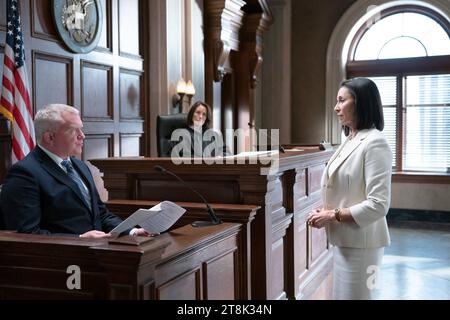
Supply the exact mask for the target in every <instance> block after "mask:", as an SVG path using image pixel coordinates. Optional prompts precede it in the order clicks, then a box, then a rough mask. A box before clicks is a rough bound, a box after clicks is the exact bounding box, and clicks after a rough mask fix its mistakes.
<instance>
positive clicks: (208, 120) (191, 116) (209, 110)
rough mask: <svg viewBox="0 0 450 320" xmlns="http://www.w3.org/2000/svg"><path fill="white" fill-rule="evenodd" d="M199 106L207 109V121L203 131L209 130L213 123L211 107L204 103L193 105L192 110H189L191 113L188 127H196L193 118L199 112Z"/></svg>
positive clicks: (188, 117)
mask: <svg viewBox="0 0 450 320" xmlns="http://www.w3.org/2000/svg"><path fill="white" fill-rule="evenodd" d="M199 106H204V107H205V108H206V120H205V123H204V124H203V130H207V129H209V125H210V123H211V107H210V106H209V105H208V104H206V103H205V102H203V101H197V102H196V103H194V104H193V105H192V107H191V109H189V113H188V115H187V121H188V126H193V125H194V121H192V118H193V117H194V113H195V110H197V108H198V107H199Z"/></svg>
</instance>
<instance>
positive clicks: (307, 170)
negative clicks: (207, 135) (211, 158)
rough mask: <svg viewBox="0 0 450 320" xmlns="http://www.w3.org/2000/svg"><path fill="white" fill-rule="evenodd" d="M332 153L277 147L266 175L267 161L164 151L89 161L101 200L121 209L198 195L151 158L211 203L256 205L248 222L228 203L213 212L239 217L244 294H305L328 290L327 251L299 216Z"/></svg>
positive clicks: (315, 201) (317, 198)
mask: <svg viewBox="0 0 450 320" xmlns="http://www.w3.org/2000/svg"><path fill="white" fill-rule="evenodd" d="M332 153H333V151H331V150H326V151H320V150H319V148H318V147H312V146H308V147H302V151H298V152H286V153H285V154H280V158H279V169H278V171H277V172H275V173H273V174H270V175H261V169H262V168H264V167H267V165H264V164H261V163H253V164H250V163H249V161H247V162H246V163H244V164H239V163H235V164H212V165H208V164H205V163H202V164H181V165H175V164H173V163H172V161H171V159H169V158H143V157H137V158H107V159H99V160H92V161H91V163H92V164H93V165H94V166H96V167H97V168H99V169H100V171H101V172H103V174H104V176H103V180H104V184H105V188H106V189H107V190H108V192H109V199H110V201H109V203H108V206H109V207H110V209H111V210H112V211H114V212H121V213H122V214H124V215H128V214H130V213H132V212H134V210H135V209H136V208H137V207H139V206H143V205H145V207H148V206H150V204H151V203H146V202H145V201H148V200H152V201H162V200H172V201H176V202H180V201H192V202H199V199H198V197H197V196H196V195H195V194H194V193H192V192H191V191H190V190H188V189H187V188H186V187H185V186H183V185H182V184H180V183H179V182H178V181H176V180H175V179H174V178H173V177H172V176H170V175H167V174H166V175H163V174H161V173H159V172H156V171H155V170H154V166H155V165H160V166H163V167H164V168H166V169H168V170H171V171H172V172H174V173H176V174H177V175H179V176H180V177H182V178H183V179H184V180H185V181H186V182H187V183H188V184H189V185H190V186H191V187H192V188H194V189H196V190H197V191H198V192H200V193H201V194H202V195H203V196H204V197H205V198H206V199H207V200H208V201H209V202H211V203H221V204H223V205H227V204H235V205H236V204H238V205H253V206H257V207H260V209H259V210H258V212H257V214H256V216H255V219H254V221H253V222H251V224H250V222H245V219H246V218H245V219H243V217H242V216H240V215H236V214H235V212H233V211H232V210H231V211H230V210H222V211H221V210H218V211H217V212H216V213H217V214H218V216H219V218H220V219H222V220H223V221H226V222H233V223H236V222H237V223H244V227H243V230H245V237H247V238H248V243H249V246H248V252H249V257H250V259H249V261H248V262H247V263H244V264H243V265H245V266H247V267H248V268H249V269H248V270H241V271H240V273H241V275H243V276H244V277H246V275H248V278H246V279H245V280H244V281H245V282H246V283H249V286H248V288H249V291H248V292H247V293H246V297H247V298H249V299H307V298H329V297H330V294H331V290H330V288H331V269H332V264H331V257H332V256H331V252H330V251H329V250H328V241H327V237H326V233H325V230H324V229H320V230H317V229H311V228H309V227H308V226H307V224H306V219H307V217H308V214H309V212H310V211H311V210H313V209H315V208H318V207H321V205H322V202H321V186H320V180H321V176H322V173H323V170H324V169H325V165H326V163H327V161H328V160H329V158H330V157H331V155H332ZM136 201H138V202H136ZM139 201H141V202H139ZM142 201H144V202H142ZM194 212H196V215H197V218H202V219H203V220H208V219H209V217H208V216H207V213H206V211H205V210H204V206H203V205H200V207H199V208H197V209H196V210H194ZM248 221H251V219H249V220H248ZM184 222H186V221H180V223H184Z"/></svg>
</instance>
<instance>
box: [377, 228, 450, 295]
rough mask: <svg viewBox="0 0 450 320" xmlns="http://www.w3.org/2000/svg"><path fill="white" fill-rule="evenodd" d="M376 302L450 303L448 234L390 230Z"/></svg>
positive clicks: (449, 235)
mask: <svg viewBox="0 0 450 320" xmlns="http://www.w3.org/2000/svg"><path fill="white" fill-rule="evenodd" d="M390 233H391V242H392V243H391V246H390V247H388V248H386V251H385V253H384V258H383V264H382V267H381V281H380V283H381V289H380V290H379V291H378V292H377V294H376V298H377V299H383V300H385V299H399V300H409V299H435V300H441V299H442V300H450V232H449V231H433V230H419V229H403V228H402V229H400V228H392V227H391V228H390Z"/></svg>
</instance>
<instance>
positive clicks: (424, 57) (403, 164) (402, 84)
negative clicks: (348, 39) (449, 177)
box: [346, 6, 450, 173]
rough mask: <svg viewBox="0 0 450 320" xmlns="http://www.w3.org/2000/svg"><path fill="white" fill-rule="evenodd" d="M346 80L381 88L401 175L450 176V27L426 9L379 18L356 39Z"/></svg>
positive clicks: (403, 9)
mask: <svg viewBox="0 0 450 320" xmlns="http://www.w3.org/2000/svg"><path fill="white" fill-rule="evenodd" d="M346 72H347V78H353V77H368V78H371V79H372V80H374V81H375V83H376V84H377V86H378V88H379V90H380V93H381V97H382V103H383V109H384V116H385V129H384V134H385V135H386V137H387V139H388V142H389V144H390V146H391V148H392V153H393V155H394V159H393V164H392V165H393V168H394V170H395V171H397V172H401V171H421V172H446V173H449V172H450V23H449V21H448V20H447V19H446V18H444V17H442V16H441V15H440V14H438V13H437V12H434V11H432V10H430V9H427V8H424V7H416V6H398V7H393V8H389V9H386V10H385V11H382V12H381V15H380V16H379V19H377V20H376V22H375V23H372V24H370V25H369V24H365V25H363V26H362V27H361V28H360V29H359V31H358V32H357V33H356V35H355V37H354V38H353V41H352V44H351V46H350V50H349V54H348V61H347V65H346Z"/></svg>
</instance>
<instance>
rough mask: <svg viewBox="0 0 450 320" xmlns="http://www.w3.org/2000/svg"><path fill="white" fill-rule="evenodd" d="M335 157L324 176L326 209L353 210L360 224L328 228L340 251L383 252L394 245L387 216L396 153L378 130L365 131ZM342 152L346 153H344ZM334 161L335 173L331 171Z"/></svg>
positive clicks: (340, 148)
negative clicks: (367, 249) (382, 249)
mask: <svg viewBox="0 0 450 320" xmlns="http://www.w3.org/2000/svg"><path fill="white" fill-rule="evenodd" d="M353 139H356V140H355V141H352V142H354V144H353V145H352V147H351V148H344V145H345V143H346V142H350V141H346V142H344V143H343V144H341V146H340V147H339V148H338V149H337V150H336V152H335V153H334V155H333V156H332V157H331V159H330V161H329V162H328V165H327V167H326V169H325V171H324V174H323V176H322V183H321V186H322V196H323V203H324V207H325V209H334V208H349V209H350V212H351V215H352V216H353V219H354V220H355V222H356V223H349V222H337V221H333V222H332V223H329V224H328V225H327V227H326V229H327V234H328V239H329V240H330V243H331V244H333V245H335V246H338V247H349V248H380V247H384V246H388V245H389V244H390V237H389V231H388V227H387V222H386V214H387V212H388V210H389V205H390V200H391V173H392V172H391V171H392V168H391V166H392V153H391V150H390V148H389V146H388V143H387V141H386V138H385V137H384V136H383V135H382V133H381V132H380V131H378V130H377V129H367V130H361V131H360V132H358V134H357V135H356V136H355V137H354V138H353ZM341 151H342V152H341ZM333 161H337V163H335V164H334V165H333V168H335V169H334V171H332V172H328V171H329V166H330V164H331V163H332V162H333Z"/></svg>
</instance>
